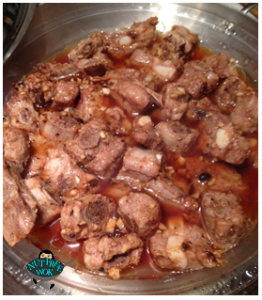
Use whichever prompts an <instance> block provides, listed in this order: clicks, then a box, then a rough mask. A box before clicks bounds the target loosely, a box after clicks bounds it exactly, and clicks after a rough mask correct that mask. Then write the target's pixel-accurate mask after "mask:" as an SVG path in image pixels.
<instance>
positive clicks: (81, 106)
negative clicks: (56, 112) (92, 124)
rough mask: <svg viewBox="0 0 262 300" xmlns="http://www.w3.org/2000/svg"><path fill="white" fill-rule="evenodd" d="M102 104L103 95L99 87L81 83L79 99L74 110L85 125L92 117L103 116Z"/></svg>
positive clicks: (104, 108)
mask: <svg viewBox="0 0 262 300" xmlns="http://www.w3.org/2000/svg"><path fill="white" fill-rule="evenodd" d="M103 104H104V94H103V92H102V88H101V86H100V85H98V84H96V85H94V84H87V83H83V84H82V85H81V86H80V99H79V102H78V104H77V106H76V110H77V112H78V116H79V118H81V119H82V120H83V121H84V122H85V123H86V122H88V121H89V120H90V119H91V118H92V117H100V116H101V117H102V116H104V111H105V110H106V107H105V106H103Z"/></svg>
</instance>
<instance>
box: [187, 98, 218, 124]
mask: <svg viewBox="0 0 262 300" xmlns="http://www.w3.org/2000/svg"><path fill="white" fill-rule="evenodd" d="M214 112H221V110H220V108H219V107H218V106H216V105H215V104H213V103H212V102H211V101H210V100H209V99H208V98H207V97H204V98H202V99H201V100H191V101H189V102H188V110H187V112H186V114H185V115H186V118H187V119H188V120H190V121H198V120H200V119H201V118H203V117H205V116H206V115H208V114H210V113H211V114H212V113H214Z"/></svg>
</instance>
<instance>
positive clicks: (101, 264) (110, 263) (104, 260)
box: [83, 233, 143, 280]
mask: <svg viewBox="0 0 262 300" xmlns="http://www.w3.org/2000/svg"><path fill="white" fill-rule="evenodd" d="M83 251H84V263H85V266H86V267H87V268H88V269H89V270H94V271H95V270H99V269H100V268H104V270H105V271H106V272H108V273H109V276H111V277H112V278H113V279H115V280H117V279H119V278H120V270H122V269H124V268H126V267H127V266H128V265H132V264H136V265H137V264H138V263H139V261H140V258H141V255H142V252H143V242H142V240H141V239H140V238H139V236H138V235H137V234H135V233H130V234H126V235H124V236H122V237H116V238H110V237H107V236H104V237H102V238H101V239H99V238H95V237H93V238H90V239H88V240H87V241H85V242H84V245H83Z"/></svg>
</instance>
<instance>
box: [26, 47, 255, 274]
mask: <svg viewBox="0 0 262 300" xmlns="http://www.w3.org/2000/svg"><path fill="white" fill-rule="evenodd" d="M68 52H69V50H68V51H66V52H64V53H62V54H59V55H58V56H56V57H55V58H54V59H53V60H52V61H56V62H60V63H67V62H69V60H68V56H67V54H68ZM212 53H213V52H212V51H210V50H209V49H206V48H204V47H201V46H198V47H197V48H196V50H195V53H194V55H193V57H192V60H199V59H202V58H203V57H204V56H206V55H210V54H212ZM119 67H128V60H123V61H115V62H114V66H113V69H114V68H119ZM159 89H161V87H159ZM206 97H208V98H209V99H210V100H211V101H213V102H214V96H213V94H208V95H206ZM104 106H105V107H107V108H108V107H113V106H115V103H114V101H112V100H111V99H109V98H108V97H106V96H105V98H104ZM149 112H150V116H151V118H152V120H153V122H154V123H157V122H158V121H159V117H158V111H157V110H156V109H155V107H154V105H153V106H152V107H151V109H150V110H149ZM128 118H129V121H132V119H133V117H131V116H129V117H128ZM180 122H181V123H182V124H185V125H191V126H192V127H196V128H197V129H198V130H200V128H199V126H198V124H197V123H194V122H193V123H191V122H189V121H188V120H186V118H185V117H183V118H182V119H181V120H180ZM245 137H246V138H249V139H253V140H258V134H257V133H252V134H251V133H250V134H245ZM123 138H124V139H125V141H126V142H127V144H128V145H131V146H134V145H135V144H136V142H135V141H134V140H133V139H132V138H131V137H129V136H127V137H123ZM50 146H51V147H54V143H52V142H50V143H46V144H45V145H43V144H41V141H40V144H39V141H38V139H35V140H34V141H31V155H39V154H41V155H45V151H46V149H48V148H49V147H50ZM257 149H258V145H254V147H253V148H252V150H257ZM163 152H164V155H165V157H166V161H165V164H164V167H165V166H172V167H173V168H174V170H176V171H177V170H178V169H179V168H181V166H180V165H179V164H178V162H177V159H178V157H179V155H177V154H175V153H173V152H172V151H168V150H164V151H163ZM183 156H184V157H199V156H202V157H203V158H204V159H205V158H207V156H205V155H203V153H202V152H200V151H199V150H198V149H197V146H196V147H193V149H192V150H191V151H190V152H189V153H186V155H183ZM196 166H197V165H196ZM233 167H234V168H235V170H236V171H237V172H238V173H239V174H241V176H242V179H243V182H244V183H246V184H248V187H249V189H248V191H247V192H246V193H245V195H240V196H241V198H242V205H243V208H244V211H245V213H246V214H247V216H248V217H249V218H250V219H251V220H252V221H253V222H254V223H257V220H258V209H257V208H258V170H257V169H255V168H253V166H252V164H251V163H250V161H249V160H248V159H247V160H246V161H245V162H244V163H243V164H242V165H240V166H233ZM120 168H121V165H120V166H119V168H118V169H117V170H116V172H115V173H114V175H116V174H117V173H118V171H119V169H120ZM114 175H113V177H114ZM23 176H26V171H25V172H24V173H23ZM183 180H184V182H188V184H189V180H188V178H186V176H184V177H183ZM115 186H116V183H114V182H111V181H110V180H102V184H101V189H100V191H98V193H101V194H103V195H105V196H109V197H112V196H113V198H114V200H115V201H116V202H117V201H118V200H119V199H120V198H121V196H122V195H125V194H126V193H128V192H129V191H131V188H130V187H128V186H126V187H124V185H123V189H124V191H123V194H121V192H120V194H119V196H117V195H116V192H115ZM125 189H126V191H125ZM161 208H162V223H163V224H164V225H165V226H167V227H170V226H172V224H175V223H176V222H179V220H181V218H182V219H184V220H186V221H187V222H189V223H192V224H197V225H200V226H201V225H202V223H201V217H200V212H199V210H197V211H194V212H191V213H185V212H184V211H182V210H180V209H178V208H175V207H174V206H172V205H168V204H161ZM116 216H117V215H116ZM60 231H61V228H60V218H58V219H56V220H54V221H52V222H51V223H50V224H47V225H45V226H44V227H43V228H40V229H37V230H34V231H33V232H32V233H31V234H30V235H29V237H28V239H29V240H30V242H32V243H33V244H34V245H36V246H37V247H38V248H39V249H41V250H42V249H46V248H47V249H50V250H52V251H53V252H54V254H55V257H56V259H59V260H62V261H68V260H70V259H73V260H74V263H73V264H72V267H74V268H76V269H78V270H82V271H84V272H89V271H88V270H87V269H86V268H85V267H84V263H83V251H82V247H83V240H79V241H77V242H68V241H66V240H64V239H63V238H62V237H61V235H60ZM121 235H123V233H122V232H121V231H120V230H119V229H117V227H116V230H115V233H114V235H111V236H121ZM178 273H180V272H178V271H172V270H167V269H161V268H159V267H158V266H156V265H155V264H154V263H153V259H152V255H151V254H150V251H149V246H148V240H145V249H144V251H143V254H142V258H141V261H140V263H139V265H138V266H129V267H127V268H126V269H124V270H123V271H122V272H121V278H142V279H149V278H158V277H163V276H168V275H170V274H178ZM92 274H93V272H92ZM99 274H100V275H101V276H102V275H103V276H104V273H99Z"/></svg>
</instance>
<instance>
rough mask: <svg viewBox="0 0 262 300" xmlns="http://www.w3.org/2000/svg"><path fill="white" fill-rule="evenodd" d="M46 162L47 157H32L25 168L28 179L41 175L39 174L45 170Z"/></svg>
mask: <svg viewBox="0 0 262 300" xmlns="http://www.w3.org/2000/svg"><path fill="white" fill-rule="evenodd" d="M45 162H46V156H45V155H37V156H36V155H34V156H31V157H30V158H29V159H28V162H27V165H26V168H25V173H26V177H27V178H29V177H34V176H36V175H39V173H40V172H42V170H43V168H44V165H45Z"/></svg>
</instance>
